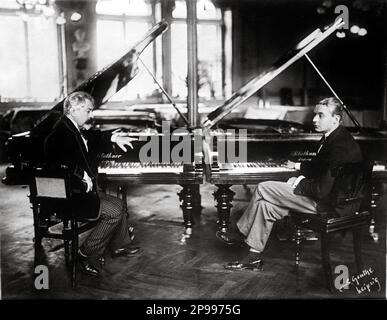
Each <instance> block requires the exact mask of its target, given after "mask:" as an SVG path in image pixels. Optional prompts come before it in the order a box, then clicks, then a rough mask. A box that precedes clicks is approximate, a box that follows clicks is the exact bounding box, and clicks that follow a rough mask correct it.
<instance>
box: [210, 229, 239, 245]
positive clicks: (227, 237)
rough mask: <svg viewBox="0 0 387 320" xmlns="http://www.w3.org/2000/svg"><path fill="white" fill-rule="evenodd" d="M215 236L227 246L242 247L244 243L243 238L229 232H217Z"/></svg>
mask: <svg viewBox="0 0 387 320" xmlns="http://www.w3.org/2000/svg"><path fill="white" fill-rule="evenodd" d="M215 235H216V237H217V238H218V239H220V240H221V241H222V242H224V243H225V244H227V245H234V244H240V245H242V244H243V243H244V242H243V240H242V239H241V238H239V237H237V236H235V235H233V234H231V233H229V232H222V231H216V234H215Z"/></svg>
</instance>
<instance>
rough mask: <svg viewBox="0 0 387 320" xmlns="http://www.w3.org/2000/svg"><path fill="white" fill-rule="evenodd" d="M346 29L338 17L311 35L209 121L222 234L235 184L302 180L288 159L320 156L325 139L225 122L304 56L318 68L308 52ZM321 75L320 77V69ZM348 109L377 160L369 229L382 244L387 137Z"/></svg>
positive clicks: (288, 126) (291, 129) (289, 128)
mask: <svg viewBox="0 0 387 320" xmlns="http://www.w3.org/2000/svg"><path fill="white" fill-rule="evenodd" d="M341 25H342V21H340V19H338V20H336V21H335V23H334V24H332V25H331V26H330V27H329V28H327V29H325V31H321V30H319V29H317V30H316V31H314V32H312V33H311V34H310V35H309V36H307V37H306V38H305V39H303V40H302V41H301V42H300V43H299V44H298V45H297V46H296V47H295V49H293V50H292V51H290V52H289V53H287V54H286V55H284V56H283V57H282V58H280V59H279V60H278V61H277V62H275V63H274V65H273V66H272V67H271V68H270V69H269V70H268V71H265V72H263V73H262V74H260V75H258V76H257V77H256V78H254V79H253V80H251V81H250V82H249V83H247V84H246V85H245V86H243V87H242V88H241V89H239V90H238V91H237V92H235V93H234V94H233V95H232V96H231V97H230V98H229V99H228V100H227V101H226V102H225V103H224V104H223V105H221V106H219V107H218V108H217V109H215V110H214V111H213V112H211V113H210V114H209V115H208V116H207V119H206V120H205V121H204V124H203V132H204V136H205V139H204V144H206V145H207V146H206V147H205V148H204V150H207V154H208V160H207V161H208V163H209V165H208V166H207V168H206V173H207V175H206V180H207V181H208V182H210V183H212V184H214V185H216V186H217V190H216V191H215V192H214V198H215V200H216V202H217V205H216V207H217V211H218V224H219V229H220V230H221V231H226V230H227V228H228V224H229V218H230V211H231V208H232V200H233V196H234V194H235V193H234V192H233V191H232V190H231V189H230V187H231V186H232V185H248V184H257V183H259V182H261V181H265V180H278V181H286V180H287V179H288V178H290V177H292V176H297V175H298V173H297V172H296V170H290V169H288V168H286V167H285V166H283V163H284V161H285V160H292V161H295V162H302V161H309V160H310V159H311V158H312V157H314V156H315V155H316V153H315V151H316V150H317V144H318V141H319V140H320V139H321V134H319V133H316V132H313V131H312V130H311V127H310V126H309V125H300V124H297V123H291V122H287V121H280V120H252V119H241V118H239V119H235V118H231V119H224V118H225V117H226V116H227V115H228V114H230V113H231V112H232V111H234V110H235V109H236V108H237V107H238V106H239V105H240V104H241V103H242V102H244V101H245V100H247V99H248V98H249V97H251V96H252V95H253V94H255V93H256V92H257V91H258V90H259V89H261V88H262V87H263V86H264V85H265V84H267V83H268V82H269V81H271V80H272V79H273V78H275V77H276V76H277V75H278V74H279V73H281V72H282V71H284V70H285V69H286V68H287V67H289V66H290V65H291V64H293V63H294V62H296V61H297V60H299V59H300V58H302V57H305V58H306V59H308V60H309V61H310V62H311V63H312V66H313V67H314V68H315V69H317V67H316V66H315V65H314V64H313V62H312V61H311V60H310V58H309V57H308V55H307V53H308V52H309V51H310V50H311V49H313V48H314V47H315V46H316V45H317V44H319V43H320V42H321V41H323V40H324V39H326V38H327V37H328V36H329V35H330V34H332V33H333V32H334V31H335V30H337V29H338V28H340V27H341ZM316 71H318V69H317V70H316ZM318 73H319V74H320V72H319V71H318ZM320 76H321V77H322V79H323V80H324V82H325V83H326V84H327V85H328V87H329V88H330V89H331V91H332V93H333V94H332V95H335V96H336V97H337V98H338V96H337V95H336V93H335V92H334V90H333V89H332V88H331V87H330V86H329V83H327V81H326V80H325V78H324V77H323V76H322V75H321V74H320ZM338 99H339V98H338ZM339 100H340V99H339ZM340 101H341V100H340ZM343 106H344V110H345V111H346V114H347V116H348V117H349V119H350V120H352V122H353V123H354V127H350V128H349V130H350V131H351V132H352V134H353V136H354V138H355V139H356V140H357V141H358V143H359V144H360V147H361V149H362V152H363V154H364V156H365V158H366V159H368V160H371V161H373V162H374V168H373V174H372V184H371V186H369V188H370V192H368V194H369V195H370V196H369V197H370V199H369V203H370V206H371V221H370V230H369V231H370V235H371V236H372V237H373V239H374V240H375V241H377V240H378V235H377V234H376V233H375V232H374V229H375V217H376V210H377V200H378V197H379V195H380V189H381V188H380V187H381V183H382V182H383V181H387V180H386V179H387V170H386V168H387V135H386V134H385V133H383V132H379V131H378V130H375V129H370V128H362V127H361V126H360V125H359V123H358V122H357V120H356V119H355V117H354V116H353V115H352V114H351V112H350V111H349V109H348V108H347V107H346V106H345V105H344V103H343ZM234 148H236V149H239V152H240V153H242V154H239V155H238V156H237V155H236V154H235V152H234V150H228V149H234ZM243 153H244V154H243ZM241 159H242V160H241Z"/></svg>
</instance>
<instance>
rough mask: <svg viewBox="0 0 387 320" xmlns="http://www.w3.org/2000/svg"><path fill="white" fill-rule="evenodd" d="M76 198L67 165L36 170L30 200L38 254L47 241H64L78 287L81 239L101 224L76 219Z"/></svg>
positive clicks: (73, 283) (33, 175)
mask: <svg viewBox="0 0 387 320" xmlns="http://www.w3.org/2000/svg"><path fill="white" fill-rule="evenodd" d="M72 197H73V191H72V188H71V183H70V174H69V172H68V169H67V167H66V166H59V167H58V166H50V167H43V166H38V167H35V168H34V169H33V172H32V176H31V180H30V196H29V198H30V203H31V207H32V211H33V219H34V246H35V254H37V252H41V249H42V239H43V238H51V239H59V240H63V242H64V249H65V261H66V266H67V267H68V268H70V270H71V284H72V287H73V288H75V287H76V278H77V275H76V268H77V255H78V246H79V243H78V242H79V238H78V237H79V235H80V234H82V233H83V232H86V231H88V230H90V229H92V228H93V227H94V226H95V225H96V223H97V221H87V220H85V219H82V218H78V217H76V215H75V210H74V208H73V206H72ZM55 230H56V231H55ZM70 247H71V250H70Z"/></svg>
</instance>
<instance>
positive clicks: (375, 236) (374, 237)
mask: <svg viewBox="0 0 387 320" xmlns="http://www.w3.org/2000/svg"><path fill="white" fill-rule="evenodd" d="M368 232H369V234H370V236H371V238H372V240H373V241H374V242H375V243H378V242H379V234H378V233H376V232H375V226H370V227H369V230H368Z"/></svg>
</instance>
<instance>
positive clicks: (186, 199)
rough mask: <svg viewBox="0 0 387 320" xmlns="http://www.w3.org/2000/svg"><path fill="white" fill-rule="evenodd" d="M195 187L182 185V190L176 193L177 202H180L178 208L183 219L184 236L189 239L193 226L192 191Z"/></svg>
mask: <svg viewBox="0 0 387 320" xmlns="http://www.w3.org/2000/svg"><path fill="white" fill-rule="evenodd" d="M194 186H195V185H182V187H183V189H182V190H181V191H180V192H178V193H177V195H178V196H179V201H180V202H182V205H181V206H180V207H181V208H182V210H183V219H184V227H185V233H184V235H185V236H186V237H187V238H189V237H190V235H191V234H192V226H193V225H194V221H193V217H192V214H193V209H194V205H193V203H194V199H193V189H194Z"/></svg>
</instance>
